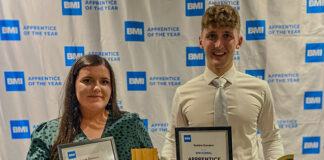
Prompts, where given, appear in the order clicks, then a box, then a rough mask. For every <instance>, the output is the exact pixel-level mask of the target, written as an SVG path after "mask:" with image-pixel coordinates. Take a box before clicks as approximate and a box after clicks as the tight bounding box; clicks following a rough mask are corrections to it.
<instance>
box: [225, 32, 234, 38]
mask: <svg viewBox="0 0 324 160" xmlns="http://www.w3.org/2000/svg"><path fill="white" fill-rule="evenodd" d="M223 37H224V38H225V39H232V38H233V36H232V35H231V34H229V33H225V34H224V35H223Z"/></svg>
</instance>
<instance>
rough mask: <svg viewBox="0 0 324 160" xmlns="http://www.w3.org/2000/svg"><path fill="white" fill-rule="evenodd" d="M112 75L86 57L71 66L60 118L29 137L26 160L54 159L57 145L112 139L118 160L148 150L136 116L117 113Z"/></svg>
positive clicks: (107, 68) (99, 62)
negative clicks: (141, 149)
mask: <svg viewBox="0 0 324 160" xmlns="http://www.w3.org/2000/svg"><path fill="white" fill-rule="evenodd" d="M116 96H117V94H116V85H115V76H114V72H113V70H112V68H111V66H110V65H109V63H108V61H107V60H105V59H104V58H102V57H100V56H97V55H86V56H83V57H81V58H80V59H78V60H77V61H76V62H75V63H74V64H73V66H72V68H71V70H70V72H69V75H68V77H67V80H66V83H65V94H64V110H63V115H62V117H61V118H58V119H54V120H51V121H48V122H45V123H42V124H41V125H39V127H38V128H37V129H35V130H34V131H33V133H32V138H31V145H30V148H29V151H28V154H27V159H41V158H44V159H58V151H57V145H59V144H66V143H72V142H80V141H85V140H91V139H97V138H104V137H110V136H113V137H114V140H115V144H116V149H117V154H118V157H119V159H121V160H124V159H131V149H132V148H152V147H153V145H152V142H151V139H150V137H149V135H148V133H147V131H146V129H145V126H144V124H143V122H142V121H141V120H140V119H139V117H138V115H137V114H136V113H126V112H122V111H120V110H119V108H118V105H117V98H116Z"/></svg>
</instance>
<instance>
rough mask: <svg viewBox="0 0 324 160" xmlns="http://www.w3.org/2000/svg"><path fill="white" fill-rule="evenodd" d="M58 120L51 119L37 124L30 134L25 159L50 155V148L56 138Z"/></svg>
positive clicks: (32, 159)
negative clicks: (29, 142)
mask: <svg viewBox="0 0 324 160" xmlns="http://www.w3.org/2000/svg"><path fill="white" fill-rule="evenodd" d="M57 125H58V122H57V120H52V121H49V122H45V123H42V124H41V125H39V126H38V127H37V128H36V129H35V130H34V131H33V133H32V135H31V144H30V147H29V151H28V153H27V157H26V160H34V159H37V160H45V159H49V157H50V148H51V147H52V145H53V142H54V138H56V133H57V129H58V127H57Z"/></svg>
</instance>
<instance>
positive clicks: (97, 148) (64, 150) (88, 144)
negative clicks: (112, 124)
mask: <svg viewBox="0 0 324 160" xmlns="http://www.w3.org/2000/svg"><path fill="white" fill-rule="evenodd" d="M57 149H58V154H59V158H60V160H89V159H91V160H118V156H117V152H116V146H115V142H114V138H113V137H106V138H101V139H94V140H88V141H82V142H76V143H69V144H60V145H58V146H57Z"/></svg>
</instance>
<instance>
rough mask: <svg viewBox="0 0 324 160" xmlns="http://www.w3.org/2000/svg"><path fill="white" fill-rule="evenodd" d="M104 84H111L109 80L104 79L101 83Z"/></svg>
mask: <svg viewBox="0 0 324 160" xmlns="http://www.w3.org/2000/svg"><path fill="white" fill-rule="evenodd" d="M101 83H102V84H105V85H108V84H110V81H109V80H108V79H104V80H102V81H101Z"/></svg>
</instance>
